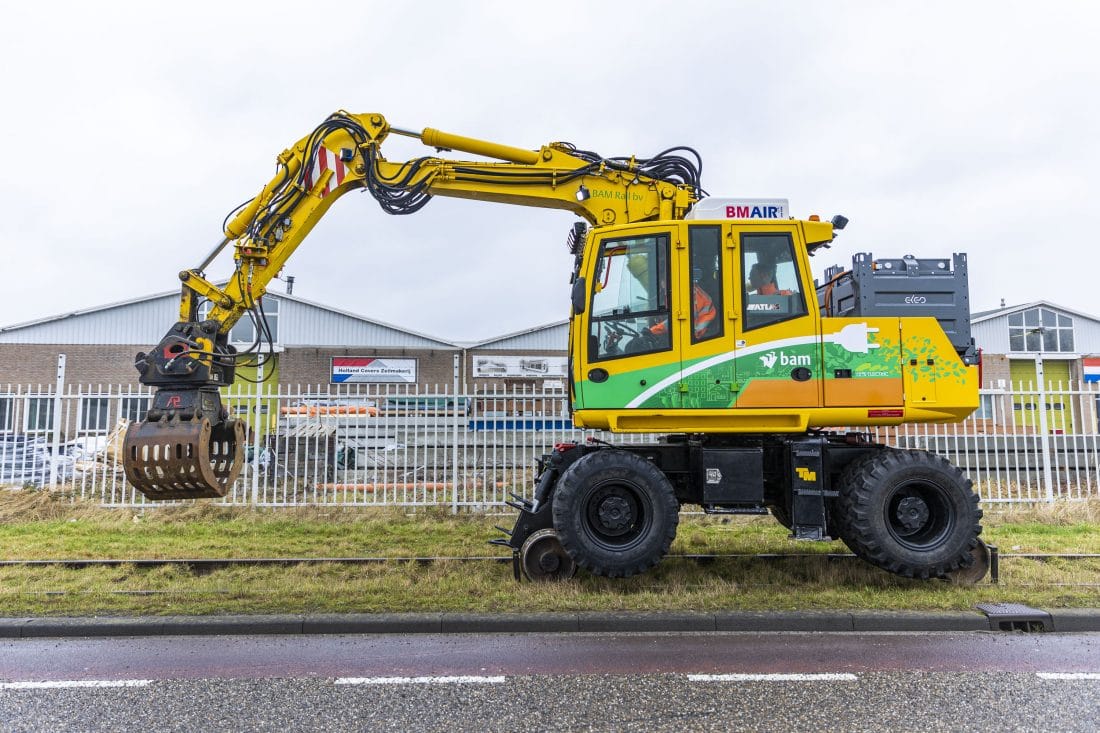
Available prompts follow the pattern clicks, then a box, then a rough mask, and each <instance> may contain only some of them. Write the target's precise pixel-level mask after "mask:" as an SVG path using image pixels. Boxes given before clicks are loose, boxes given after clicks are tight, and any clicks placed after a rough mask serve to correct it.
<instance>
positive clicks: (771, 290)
mask: <svg viewBox="0 0 1100 733" xmlns="http://www.w3.org/2000/svg"><path fill="white" fill-rule="evenodd" d="M756 294H757V295H792V294H793V292H792V291H790V290H780V289H779V287H778V286H777V285H776V284H775V283H764V284H763V285H761V286H760V287H758V288H757V289H756Z"/></svg>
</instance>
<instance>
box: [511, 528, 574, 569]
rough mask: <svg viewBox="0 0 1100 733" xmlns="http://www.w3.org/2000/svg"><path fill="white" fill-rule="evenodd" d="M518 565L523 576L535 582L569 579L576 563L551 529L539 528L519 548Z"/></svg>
mask: <svg viewBox="0 0 1100 733" xmlns="http://www.w3.org/2000/svg"><path fill="white" fill-rule="evenodd" d="M520 567H521V568H522V569H523V574H524V576H526V578H527V579H528V580H531V581H535V582H541V581H552V580H569V579H570V578H572V577H573V576H574V575H576V573H577V563H576V562H574V561H573V558H571V557H569V554H568V553H567V552H566V551H565V548H563V547H562V546H561V542H560V541H559V540H558V533H557V532H555V531H554V530H552V529H540V530H539V531H538V532H535V533H534V534H532V535H531V536H530V537H528V538H527V540H526V541H525V542H524V543H523V547H522V548H520Z"/></svg>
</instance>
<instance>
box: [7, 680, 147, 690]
mask: <svg viewBox="0 0 1100 733" xmlns="http://www.w3.org/2000/svg"><path fill="white" fill-rule="evenodd" d="M150 682H152V680H44V681H41V682H0V690H51V689H64V688H69V687H145V686H146V685H148V684H149V683H150Z"/></svg>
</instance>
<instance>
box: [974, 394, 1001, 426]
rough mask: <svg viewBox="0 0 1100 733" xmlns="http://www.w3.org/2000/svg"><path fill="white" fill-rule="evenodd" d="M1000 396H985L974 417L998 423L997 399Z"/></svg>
mask: <svg viewBox="0 0 1100 733" xmlns="http://www.w3.org/2000/svg"><path fill="white" fill-rule="evenodd" d="M998 397H999V395H992V394H983V395H981V402H980V404H979V405H978V409H977V410H976V411H975V412H974V417H976V418H978V419H979V420H992V421H993V422H997V398H998Z"/></svg>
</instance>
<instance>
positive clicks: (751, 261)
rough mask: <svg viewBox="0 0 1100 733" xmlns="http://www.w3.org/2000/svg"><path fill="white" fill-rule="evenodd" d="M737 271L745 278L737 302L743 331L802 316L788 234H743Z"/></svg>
mask: <svg viewBox="0 0 1100 733" xmlns="http://www.w3.org/2000/svg"><path fill="white" fill-rule="evenodd" d="M741 272H742V274H743V276H744V278H745V282H744V286H743V287H744V290H743V293H742V295H743V297H742V299H741V303H742V309H743V313H742V317H743V318H744V323H745V330H746V331H748V330H751V329H754V328H760V327H762V326H770V325H771V324H773V323H780V322H782V321H787V320H790V319H792V318H798V317H800V316H804V315H806V313H807V311H806V297H805V294H804V293H803V292H802V280H801V278H800V276H799V272H798V265H797V263H796V261H795V258H794V243H793V242H792V241H791V235H790V234H785V233H779V232H776V233H765V234H743V235H742V236H741Z"/></svg>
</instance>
